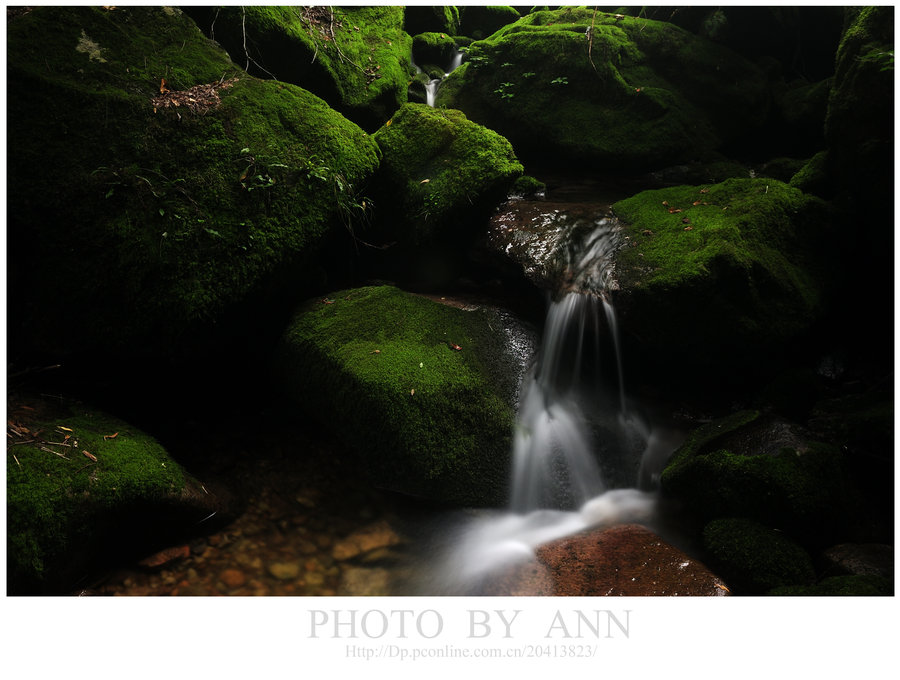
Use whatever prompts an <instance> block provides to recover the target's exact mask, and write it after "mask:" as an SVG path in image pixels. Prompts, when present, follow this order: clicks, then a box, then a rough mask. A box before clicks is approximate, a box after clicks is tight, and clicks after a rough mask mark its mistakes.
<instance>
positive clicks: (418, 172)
mask: <svg viewBox="0 0 900 680" xmlns="http://www.w3.org/2000/svg"><path fill="white" fill-rule="evenodd" d="M374 138H375V141H376V143H377V144H378V148H379V149H380V150H381V153H382V154H383V157H382V162H381V167H380V168H379V172H378V180H379V182H378V186H379V190H378V194H377V198H376V200H377V201H378V202H379V204H380V205H383V206H390V210H391V214H390V220H389V221H390V225H389V227H388V228H389V230H390V233H387V234H386V235H385V237H386V238H388V237H390V238H393V240H397V241H401V242H404V243H414V244H419V243H423V242H426V241H431V240H439V241H444V242H449V241H456V242H460V241H465V239H466V238H467V237H469V236H471V235H472V234H473V233H477V230H478V227H479V224H480V223H479V217H480V218H482V219H484V218H486V217H487V215H488V214H490V210H491V209H492V208H493V207H494V206H495V205H496V204H497V203H498V202H499V201H500V200H502V199H503V198H504V197H505V196H506V192H507V190H508V189H509V188H510V187H511V186H512V185H513V183H514V182H515V181H516V179H518V178H519V177H520V176H521V175H522V174H523V168H522V164H521V163H520V162H519V161H518V160H517V159H516V156H515V153H514V151H513V148H512V146H511V145H510V143H509V142H508V141H507V140H506V139H504V138H503V137H501V136H500V135H498V134H497V133H495V132H493V131H492V130H488V129H487V128H485V127H482V126H481V125H477V124H476V123H473V122H472V121H470V120H468V119H467V118H466V116H465V115H464V114H463V113H462V112H460V111H455V110H447V109H433V108H431V107H428V106H425V105H422V104H407V105H406V106H404V107H403V108H401V109H400V110H399V111H398V112H397V113H396V114H395V115H394V117H393V118H392V119H391V120H390V121H389V122H388V123H386V124H385V125H384V126H383V127H382V128H381V129H380V130H378V132H376V133H375V135H374Z"/></svg>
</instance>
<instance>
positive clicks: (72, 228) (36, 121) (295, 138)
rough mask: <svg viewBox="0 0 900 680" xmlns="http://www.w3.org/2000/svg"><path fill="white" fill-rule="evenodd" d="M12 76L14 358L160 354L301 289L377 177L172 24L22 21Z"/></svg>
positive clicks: (134, 19)
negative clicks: (253, 305) (228, 316)
mask: <svg viewBox="0 0 900 680" xmlns="http://www.w3.org/2000/svg"><path fill="white" fill-rule="evenodd" d="M8 75H9V81H8V92H9V106H8V109H7V113H8V116H7V122H8V132H9V145H8V151H9V160H8V166H7V168H8V186H9V201H8V208H9V221H8V232H9V247H10V252H11V253H15V256H14V257H12V258H11V262H10V270H9V286H10V291H11V305H10V317H9V318H10V323H9V328H10V345H11V347H14V348H15V350H18V351H22V350H45V351H48V352H54V353H57V354H61V353H68V352H73V351H77V350H82V349H86V348H87V349H92V350H97V351H101V352H105V351H109V350H110V349H127V350H128V351H133V350H135V349H136V348H138V347H142V348H149V349H150V350H152V351H162V352H169V351H172V350H173V349H174V347H175V346H176V344H180V343H182V342H183V341H184V339H185V336H184V334H185V333H186V332H187V331H189V330H191V329H194V328H196V327H198V326H201V325H202V326H208V325H209V324H211V323H212V322H215V321H217V320H221V319H222V318H223V315H224V314H225V312H227V311H228V310H234V309H235V308H236V306H237V305H238V304H239V303H241V302H246V301H248V300H250V299H252V297H253V296H254V295H258V296H259V298H258V299H259V300H262V301H263V302H267V301H269V300H272V299H276V297H277V296H276V295H275V294H274V293H273V290H276V287H277V286H278V284H284V282H285V281H292V282H293V283H292V286H293V288H294V289H300V290H302V287H303V285H306V286H309V285H310V281H314V280H316V278H317V277H316V276H315V273H314V272H315V271H317V269H316V267H317V262H316V259H315V257H314V255H315V253H316V250H317V246H318V245H320V244H321V243H322V241H323V239H324V238H325V237H326V236H327V235H328V234H329V233H332V232H333V231H334V229H338V230H339V233H343V226H342V225H341V220H342V218H345V219H346V218H348V217H349V216H350V214H351V213H352V212H353V211H354V210H355V209H356V207H357V206H358V205H359V199H358V198H357V196H358V192H359V191H360V189H361V187H362V186H363V184H364V183H365V181H366V180H367V178H368V177H369V176H370V175H371V174H372V173H373V171H374V170H375V168H376V167H377V165H378V162H379V152H378V149H377V147H376V146H375V144H374V142H373V141H372V140H371V138H369V137H368V136H367V135H366V134H365V133H364V132H363V131H362V130H361V129H360V128H359V127H357V126H356V125H355V124H353V123H351V122H350V121H348V120H346V119H345V118H343V117H342V116H341V115H340V114H338V113H336V112H335V111H334V110H332V109H331V108H329V107H328V105H327V104H326V103H325V102H324V101H322V100H321V99H319V98H318V97H315V96H313V95H312V94H310V93H309V92H306V91H305V90H302V89H300V88H298V87H296V86H293V85H288V84H283V83H276V82H274V81H261V80H258V79H256V78H253V77H250V76H247V75H246V74H241V73H240V72H239V70H238V69H237V68H236V67H235V66H234V65H233V64H232V63H231V61H230V60H229V59H228V56H227V55H226V54H225V52H223V51H222V50H221V49H220V48H218V47H217V46H216V45H215V44H214V43H213V42H211V41H210V40H208V39H207V38H205V37H204V36H203V35H202V34H201V33H200V31H199V30H198V29H197V26H196V25H195V24H194V22H193V21H191V19H189V18H188V17H186V16H184V15H182V14H181V12H179V11H178V10H175V9H172V8H163V7H156V8H138V7H121V8H119V7H117V8H112V7H108V8H103V7H91V8H85V7H80V8H76V7H36V8H33V9H32V10H31V11H30V12H27V13H25V14H22V15H20V16H17V17H16V18H13V19H12V20H10V22H9V25H8ZM282 290H284V287H283V286H282ZM295 303H296V300H295V301H294V302H293V303H292V304H295ZM260 306H262V305H260Z"/></svg>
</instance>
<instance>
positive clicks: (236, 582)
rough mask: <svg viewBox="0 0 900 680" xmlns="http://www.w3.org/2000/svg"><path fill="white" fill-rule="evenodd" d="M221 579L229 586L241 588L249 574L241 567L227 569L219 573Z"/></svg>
mask: <svg viewBox="0 0 900 680" xmlns="http://www.w3.org/2000/svg"><path fill="white" fill-rule="evenodd" d="M219 580H220V581H221V582H222V583H224V584H225V585H226V586H228V587H229V588H240V587H241V586H242V585H244V583H245V582H246V581H247V576H246V575H245V574H244V572H242V571H241V570H240V569H226V570H224V571H223V572H222V573H221V574H219Z"/></svg>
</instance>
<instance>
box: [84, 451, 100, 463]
mask: <svg viewBox="0 0 900 680" xmlns="http://www.w3.org/2000/svg"><path fill="white" fill-rule="evenodd" d="M82 453H83V454H84V455H85V456H87V457H88V458H90V459H91V460H92V461H94V462H95V463H96V462H97V456H95V455H94V454H93V453H91V452H90V451H82Z"/></svg>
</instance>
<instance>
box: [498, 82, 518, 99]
mask: <svg viewBox="0 0 900 680" xmlns="http://www.w3.org/2000/svg"><path fill="white" fill-rule="evenodd" d="M511 87H515V83H500V87H498V88H497V89H496V90H494V94H496V95H499V96H500V99H512V98H513V97H515V96H516V93H515V92H510V91H509V88H511Z"/></svg>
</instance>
